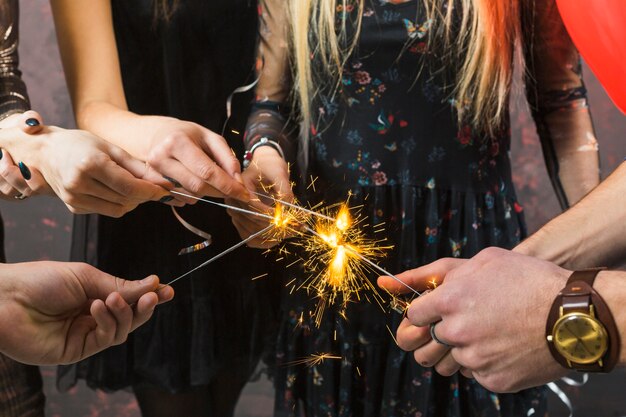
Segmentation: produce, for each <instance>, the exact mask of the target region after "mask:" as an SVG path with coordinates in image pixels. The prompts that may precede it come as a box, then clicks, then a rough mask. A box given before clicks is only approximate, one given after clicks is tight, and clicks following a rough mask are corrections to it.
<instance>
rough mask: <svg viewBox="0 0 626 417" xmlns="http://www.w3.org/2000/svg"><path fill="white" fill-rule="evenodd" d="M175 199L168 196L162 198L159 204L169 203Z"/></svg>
mask: <svg viewBox="0 0 626 417" xmlns="http://www.w3.org/2000/svg"><path fill="white" fill-rule="evenodd" d="M173 199H174V197H172V196H171V195H166V196H165V197H162V198H161V199H160V200H159V202H160V203H169V202H170V201H172V200H173Z"/></svg>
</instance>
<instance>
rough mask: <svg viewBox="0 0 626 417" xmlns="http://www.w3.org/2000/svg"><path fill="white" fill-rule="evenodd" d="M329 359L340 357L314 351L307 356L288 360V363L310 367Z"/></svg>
mask: <svg viewBox="0 0 626 417" xmlns="http://www.w3.org/2000/svg"><path fill="white" fill-rule="evenodd" d="M329 359H335V360H336V359H342V357H341V356H336V355H333V354H331V353H314V354H312V355H310V356H309V357H308V358H304V359H298V360H295V361H293V362H289V363H288V365H306V366H308V367H309V368H312V367H314V366H316V365H319V364H322V363H324V361H326V360H329Z"/></svg>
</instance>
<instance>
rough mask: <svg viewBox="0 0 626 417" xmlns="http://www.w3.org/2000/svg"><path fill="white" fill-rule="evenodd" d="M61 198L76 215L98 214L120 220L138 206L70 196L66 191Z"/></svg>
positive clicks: (83, 196)
mask: <svg viewBox="0 0 626 417" xmlns="http://www.w3.org/2000/svg"><path fill="white" fill-rule="evenodd" d="M59 197H60V198H61V200H63V202H64V203H65V205H66V206H67V208H68V209H69V210H70V211H71V212H72V213H74V214H90V213H98V214H101V215H103V216H109V217H115V218H119V217H122V216H123V215H124V214H126V213H128V212H129V211H131V210H133V209H135V208H136V207H137V205H138V204H137V203H129V204H127V205H121V204H116V203H111V202H110V201H107V200H103V199H101V198H98V197H94V196H91V195H88V194H79V195H76V194H69V193H68V192H66V191H62V194H61V195H60V196H59Z"/></svg>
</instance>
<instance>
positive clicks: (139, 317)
mask: <svg viewBox="0 0 626 417" xmlns="http://www.w3.org/2000/svg"><path fill="white" fill-rule="evenodd" d="M170 288H171V287H170ZM158 302H159V297H158V296H157V294H156V293H153V292H149V293H147V294H144V295H142V296H141V297H140V298H139V301H137V305H136V306H135V314H134V316H133V322H132V326H131V331H134V330H135V329H136V328H137V327H139V326H141V325H142V324H144V323H145V322H147V321H148V320H150V318H151V317H152V314H153V313H154V308H155V307H156V306H157V304H158Z"/></svg>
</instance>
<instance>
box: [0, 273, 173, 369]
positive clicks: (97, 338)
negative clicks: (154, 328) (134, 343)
mask: <svg viewBox="0 0 626 417" xmlns="http://www.w3.org/2000/svg"><path fill="white" fill-rule="evenodd" d="M173 296H174V292H173V289H172V288H171V287H167V286H164V287H159V279H158V278H157V277H155V276H150V277H148V278H145V279H144V280H142V281H126V280H123V279H121V278H116V277H113V276H111V275H108V274H106V273H104V272H101V271H99V270H97V269H95V268H93V267H91V266H89V265H86V264H80V263H61V262H30V263H22V264H0V352H2V353H4V354H6V355H8V356H10V357H12V358H13V359H15V360H17V361H20V362H24V363H29V364H37V365H52V364H67V363H73V362H76V361H79V360H81V359H84V358H86V357H88V356H91V355H93V354H95V353H97V352H100V351H101V350H104V349H106V348H108V347H109V346H112V345H117V344H120V343H123V342H124V341H125V340H126V338H127V336H128V334H129V333H130V332H132V331H133V330H135V329H136V328H137V327H138V326H140V325H142V324H143V323H145V322H146V321H147V320H148V319H149V318H150V317H151V316H152V313H153V311H154V308H155V306H156V305H157V304H159V303H162V302H165V301H169V300H170V299H172V297H173Z"/></svg>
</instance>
